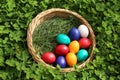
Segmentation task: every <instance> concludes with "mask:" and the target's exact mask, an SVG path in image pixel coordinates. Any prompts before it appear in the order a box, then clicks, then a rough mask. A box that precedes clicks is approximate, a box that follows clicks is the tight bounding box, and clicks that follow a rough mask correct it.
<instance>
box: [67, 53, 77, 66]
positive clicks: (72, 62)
mask: <svg viewBox="0 0 120 80" xmlns="http://www.w3.org/2000/svg"><path fill="white" fill-rule="evenodd" d="M65 58H66V62H67V64H68V65H69V66H73V65H75V64H77V56H76V55H75V54H74V53H72V52H70V53H68V54H67V55H66V57H65Z"/></svg>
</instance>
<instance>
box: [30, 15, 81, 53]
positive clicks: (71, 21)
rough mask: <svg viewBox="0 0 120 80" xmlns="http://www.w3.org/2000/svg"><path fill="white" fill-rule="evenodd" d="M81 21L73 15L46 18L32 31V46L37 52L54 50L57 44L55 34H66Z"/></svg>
mask: <svg viewBox="0 0 120 80" xmlns="http://www.w3.org/2000/svg"><path fill="white" fill-rule="evenodd" d="M80 24H81V23H80V22H79V21H78V19H76V18H75V17H73V16H71V17H70V18H62V17H53V18H52V19H49V20H46V21H44V22H43V23H41V24H40V25H38V27H37V28H35V30H34V32H33V36H32V37H33V46H34V48H35V50H36V52H37V54H40V55H41V54H42V53H44V52H47V51H52V52H54V48H55V46H56V45H57V42H56V36H57V35H58V34H60V33H65V34H68V32H69V30H70V29H71V28H72V27H78V26H79V25H80Z"/></svg>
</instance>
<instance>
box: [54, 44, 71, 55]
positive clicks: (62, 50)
mask: <svg viewBox="0 0 120 80" xmlns="http://www.w3.org/2000/svg"><path fill="white" fill-rule="evenodd" d="M68 51H69V48H68V46H66V45H64V44H61V45H58V46H56V48H55V53H56V54H57V55H66V54H67V53H68Z"/></svg>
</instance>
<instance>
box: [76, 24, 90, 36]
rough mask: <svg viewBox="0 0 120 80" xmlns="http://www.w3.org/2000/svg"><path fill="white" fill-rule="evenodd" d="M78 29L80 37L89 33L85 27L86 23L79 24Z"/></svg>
mask: <svg viewBox="0 0 120 80" xmlns="http://www.w3.org/2000/svg"><path fill="white" fill-rule="evenodd" d="M78 30H79V31H80V35H81V37H88V35H89V30H88V28H87V26H86V25H84V24H83V25H80V26H79V27H78Z"/></svg>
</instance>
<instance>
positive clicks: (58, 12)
mask: <svg viewBox="0 0 120 80" xmlns="http://www.w3.org/2000/svg"><path fill="white" fill-rule="evenodd" d="M63 14H65V15H63ZM49 15H50V16H49ZM69 15H73V16H75V17H76V18H78V19H79V20H80V22H81V23H82V24H85V25H86V26H87V27H88V29H89V32H90V38H91V40H92V50H91V53H90V56H89V58H88V59H87V60H86V61H84V62H83V63H82V64H80V65H78V66H77V67H78V68H83V67H85V65H86V63H88V62H90V61H91V60H92V59H93V51H94V49H95V47H96V40H95V35H94V32H93V30H92V27H91V25H90V24H89V23H88V22H87V20H86V19H84V18H83V17H82V16H81V15H80V14H78V13H76V12H73V11H70V10H66V9H61V8H52V9H48V10H46V11H43V12H41V13H39V14H38V15H37V16H36V17H35V18H33V20H32V21H31V23H30V24H29V28H28V30H27V46H28V51H29V53H30V54H31V55H32V58H33V59H34V60H35V61H36V62H37V63H40V62H41V63H43V64H44V65H45V66H49V67H51V68H53V69H56V67H53V66H51V65H49V64H46V63H45V62H44V61H43V60H42V59H41V58H40V56H39V55H38V54H36V51H35V49H34V47H33V44H32V34H33V32H34V29H35V28H36V27H37V26H38V25H39V24H40V23H42V22H44V21H45V20H47V19H50V18H52V17H54V16H62V17H65V16H69ZM71 71H75V69H74V68H73V67H71V68H62V69H61V72H71Z"/></svg>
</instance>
